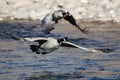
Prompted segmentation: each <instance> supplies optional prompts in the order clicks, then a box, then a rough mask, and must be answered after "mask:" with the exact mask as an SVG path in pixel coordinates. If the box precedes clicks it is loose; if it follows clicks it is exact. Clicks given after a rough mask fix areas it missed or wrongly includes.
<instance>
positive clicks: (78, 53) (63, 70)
mask: <svg viewBox="0 0 120 80" xmlns="http://www.w3.org/2000/svg"><path fill="white" fill-rule="evenodd" d="M78 22H79V20H78ZM79 24H81V27H87V29H89V34H83V33H82V32H80V31H79V30H77V29H76V28H75V27H73V26H72V25H71V24H69V23H68V22H66V21H62V22H60V23H59V24H57V25H56V27H55V30H53V31H52V32H51V33H50V34H48V35H43V34H42V33H41V31H40V27H39V21H27V20H16V21H5V22H1V23H0V80H120V23H113V22H97V21H96V22H79ZM13 36H15V37H19V38H23V37H55V38H61V37H68V38H69V39H70V41H71V42H73V43H75V44H77V45H81V46H84V47H89V48H95V49H100V50H102V51H104V52H102V53H93V52H87V51H84V50H81V49H77V48H69V47H67V48H66V47H61V48H59V49H58V50H56V51H54V52H51V53H49V54H46V55H40V54H39V55H38V54H35V53H33V52H32V51H31V50H30V49H29V45H30V44H32V42H27V41H20V40H14V39H13Z"/></svg>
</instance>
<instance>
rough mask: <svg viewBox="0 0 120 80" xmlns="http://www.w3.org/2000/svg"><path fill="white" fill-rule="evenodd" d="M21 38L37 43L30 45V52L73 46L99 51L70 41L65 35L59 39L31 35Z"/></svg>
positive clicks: (42, 51) (46, 51)
mask: <svg viewBox="0 0 120 80" xmlns="http://www.w3.org/2000/svg"><path fill="white" fill-rule="evenodd" d="M22 40H24V41H30V42H37V43H39V44H38V45H34V44H33V45H30V49H31V50H32V52H35V53H37V54H47V53H50V52H53V51H55V50H57V49H58V48H59V47H73V48H79V49H82V50H85V51H88V52H94V53H98V52H99V51H98V50H96V49H92V48H86V47H82V46H80V45H76V44H74V43H71V42H69V39H68V38H67V37H65V38H60V39H56V38H52V37H48V38H43V37H38V38H34V37H33V38H23V39H22Z"/></svg>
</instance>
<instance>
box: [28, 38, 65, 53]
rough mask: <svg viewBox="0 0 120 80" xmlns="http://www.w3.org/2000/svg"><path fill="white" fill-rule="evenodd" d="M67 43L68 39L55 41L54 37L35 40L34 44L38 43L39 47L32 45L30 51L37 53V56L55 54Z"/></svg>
mask: <svg viewBox="0 0 120 80" xmlns="http://www.w3.org/2000/svg"><path fill="white" fill-rule="evenodd" d="M64 41H67V38H61V39H55V38H52V37H49V38H46V39H43V38H41V39H39V40H34V42H38V43H39V45H30V49H31V50H32V51H33V52H36V53H37V54H47V53H50V52H53V51H55V50H57V49H58V48H59V47H60V45H64V44H62V42H64Z"/></svg>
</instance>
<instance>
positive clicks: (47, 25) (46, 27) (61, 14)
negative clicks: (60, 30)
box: [40, 10, 88, 34]
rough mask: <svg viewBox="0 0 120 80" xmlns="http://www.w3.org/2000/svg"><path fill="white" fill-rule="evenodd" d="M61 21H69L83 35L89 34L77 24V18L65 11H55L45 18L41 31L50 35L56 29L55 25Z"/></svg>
mask: <svg viewBox="0 0 120 80" xmlns="http://www.w3.org/2000/svg"><path fill="white" fill-rule="evenodd" d="M61 19H64V20H66V21H68V22H69V23H70V24H72V25H73V26H75V27H76V28H78V29H79V30H80V31H82V32H83V33H87V32H88V30H86V28H84V29H82V28H81V27H80V26H79V25H78V24H77V22H76V20H75V18H74V17H73V16H72V15H71V14H70V13H69V12H68V11H65V10H55V11H53V12H51V13H48V14H46V15H45V16H44V18H43V19H42V21H41V25H40V27H41V29H42V31H43V32H44V33H45V34H48V33H50V31H52V30H53V29H54V26H55V24H57V23H58V22H59V21H60V20H61Z"/></svg>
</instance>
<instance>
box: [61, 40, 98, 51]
mask: <svg viewBox="0 0 120 80" xmlns="http://www.w3.org/2000/svg"><path fill="white" fill-rule="evenodd" d="M61 46H64V47H73V48H79V49H82V50H85V51H89V52H95V53H98V52H99V51H98V50H95V49H92V48H86V47H82V46H79V45H76V44H74V43H71V42H68V41H63V42H62V43H61Z"/></svg>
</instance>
